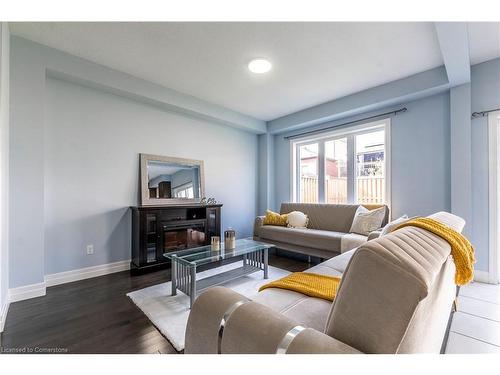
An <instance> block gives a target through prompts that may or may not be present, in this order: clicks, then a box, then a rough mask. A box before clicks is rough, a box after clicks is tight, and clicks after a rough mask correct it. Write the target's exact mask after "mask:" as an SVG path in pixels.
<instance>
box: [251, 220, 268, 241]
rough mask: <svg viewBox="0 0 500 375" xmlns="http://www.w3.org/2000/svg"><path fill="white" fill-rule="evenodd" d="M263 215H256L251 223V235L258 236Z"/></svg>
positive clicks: (262, 223)
mask: <svg viewBox="0 0 500 375" xmlns="http://www.w3.org/2000/svg"><path fill="white" fill-rule="evenodd" d="M264 218H265V216H257V217H256V218H255V221H254V224H253V236H254V237H260V228H261V227H262V226H263V225H264Z"/></svg>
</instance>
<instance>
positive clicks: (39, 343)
mask: <svg viewBox="0 0 500 375" xmlns="http://www.w3.org/2000/svg"><path fill="white" fill-rule="evenodd" d="M280 255H281V254H280ZM269 264H270V265H272V266H275V267H279V268H282V269H286V270H288V271H292V272H297V271H303V270H304V269H307V268H308V267H309V264H308V263H307V262H305V261H303V260H301V259H297V258H292V257H289V256H287V257H285V256H276V255H270V258H269ZM169 280H170V270H162V271H157V272H154V273H149V274H145V275H139V276H130V273H129V272H128V271H125V272H119V273H115V274H111V275H106V276H101V277H96V278H93V279H87V280H82V281H77V282H74V283H69V284H63V285H58V286H53V287H50V288H48V289H47V295H46V296H44V297H38V298H33V299H29V300H26V301H20V302H15V303H12V304H11V305H10V309H9V313H8V316H7V320H6V322H5V329H4V332H3V333H2V334H1V335H0V347H1V348H2V352H3V353H6V352H12V350H15V351H19V352H21V353H23V352H33V353H35V352H37V351H38V352H40V351H43V352H47V351H48V350H51V352H59V353H177V352H176V350H175V349H174V348H173V347H172V345H170V343H169V342H168V341H167V339H165V338H164V337H163V336H162V335H161V334H160V332H159V331H158V330H157V329H156V328H155V327H154V326H153V325H152V324H151V322H150V321H149V319H148V318H147V317H146V316H145V315H144V314H143V313H142V312H141V311H140V310H139V309H138V308H137V307H136V306H135V305H134V304H133V303H132V301H131V300H130V299H129V298H128V297H127V296H126V293H128V292H131V291H133V290H137V289H142V288H145V287H148V286H151V285H155V284H159V283H163V282H166V281H169Z"/></svg>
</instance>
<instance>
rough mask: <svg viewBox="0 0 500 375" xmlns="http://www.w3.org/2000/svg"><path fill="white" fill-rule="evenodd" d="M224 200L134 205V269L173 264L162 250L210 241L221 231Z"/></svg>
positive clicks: (132, 267) (179, 248) (156, 267)
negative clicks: (162, 204)
mask: <svg viewBox="0 0 500 375" xmlns="http://www.w3.org/2000/svg"><path fill="white" fill-rule="evenodd" d="M221 208H222V204H215V205H196V204H187V205H175V206H174V205H172V206H133V207H130V209H131V210H132V260H131V263H130V268H131V270H132V272H134V273H135V272H141V271H149V270H156V269H158V268H163V267H168V266H170V261H169V260H168V259H166V258H165V257H164V256H163V254H165V253H168V252H175V251H178V250H182V249H186V248H190V247H196V246H203V245H209V244H210V240H211V238H212V236H220V235H221V224H220V215H221Z"/></svg>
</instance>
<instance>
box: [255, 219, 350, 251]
mask: <svg viewBox="0 0 500 375" xmlns="http://www.w3.org/2000/svg"><path fill="white" fill-rule="evenodd" d="M343 235H345V233H339V232H332V231H326V230H317V229H308V228H284V227H276V226H270V225H264V226H263V227H261V228H260V230H259V236H260V238H262V239H263V240H269V241H278V242H284V243H289V244H293V245H298V246H303V247H305V248H313V249H321V250H327V251H332V252H340V244H341V238H342V236H343Z"/></svg>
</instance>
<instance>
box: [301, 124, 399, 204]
mask: <svg viewBox="0 0 500 375" xmlns="http://www.w3.org/2000/svg"><path fill="white" fill-rule="evenodd" d="M389 124H390V122H389V120H385V121H382V122H376V123H370V124H365V125H362V126H357V127H354V128H351V129H344V130H342V131H334V132H329V133H325V134H320V135H315V137H314V138H310V139H300V140H298V141H295V142H293V143H292V148H293V159H294V160H293V187H292V188H293V189H292V190H293V200H294V201H296V202H302V203H333V204H347V203H364V204H382V203H388V200H389V199H388V198H389V196H388V195H389V194H388V191H389V189H388V187H389V186H390V185H389V177H390V171H389V168H388V167H389V163H388V154H389V150H388V147H387V145H388V139H389Z"/></svg>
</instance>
